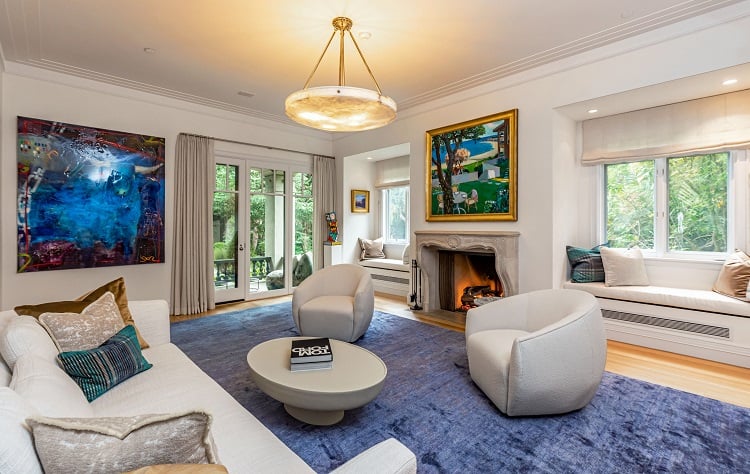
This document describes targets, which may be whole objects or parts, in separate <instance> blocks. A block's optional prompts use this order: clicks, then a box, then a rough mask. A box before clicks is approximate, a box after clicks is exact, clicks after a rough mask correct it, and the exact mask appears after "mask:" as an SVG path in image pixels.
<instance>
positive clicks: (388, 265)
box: [359, 258, 409, 272]
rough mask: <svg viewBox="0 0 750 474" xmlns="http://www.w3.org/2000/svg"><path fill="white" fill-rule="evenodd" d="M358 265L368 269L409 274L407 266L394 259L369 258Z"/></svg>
mask: <svg viewBox="0 0 750 474" xmlns="http://www.w3.org/2000/svg"><path fill="white" fill-rule="evenodd" d="M359 264H360V265H362V266H363V267H365V268H368V269H380V270H393V271H397V272H409V265H407V264H404V262H403V260H401V259H395V258H371V259H367V260H362V261H360V262H359Z"/></svg>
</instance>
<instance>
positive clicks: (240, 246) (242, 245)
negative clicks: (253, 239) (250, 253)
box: [238, 244, 245, 252]
mask: <svg viewBox="0 0 750 474" xmlns="http://www.w3.org/2000/svg"><path fill="white" fill-rule="evenodd" d="M238 249H239V251H240V252H242V251H243V250H245V244H240V245H239V247H238Z"/></svg>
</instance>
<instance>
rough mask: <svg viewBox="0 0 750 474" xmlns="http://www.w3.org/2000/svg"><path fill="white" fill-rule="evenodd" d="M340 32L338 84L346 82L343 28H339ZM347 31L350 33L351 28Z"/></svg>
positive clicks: (341, 84)
mask: <svg viewBox="0 0 750 474" xmlns="http://www.w3.org/2000/svg"><path fill="white" fill-rule="evenodd" d="M339 31H340V32H341V34H340V36H339V86H343V85H345V84H346V70H345V69H344V30H343V29H341V30H339ZM349 33H351V30H349Z"/></svg>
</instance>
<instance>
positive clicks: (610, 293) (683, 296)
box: [563, 281, 750, 318]
mask: <svg viewBox="0 0 750 474" xmlns="http://www.w3.org/2000/svg"><path fill="white" fill-rule="evenodd" d="M563 287H564V288H572V289H577V290H583V291H587V292H589V293H591V294H592V295H594V296H597V297H600V298H609V299H614V300H622V301H633V302H637V303H645V304H653V305H659V306H669V307H673V308H684V309H692V310H696V311H706V312H709V313H720V314H729V315H733V316H742V317H746V318H750V304H748V303H747V302H744V301H740V300H737V299H735V298H730V297H729V296H724V295H721V294H719V293H716V292H713V291H711V290H690V289H685V288H670V287H665V286H605V284H604V283H574V282H571V281H567V282H565V283H564V284H563Z"/></svg>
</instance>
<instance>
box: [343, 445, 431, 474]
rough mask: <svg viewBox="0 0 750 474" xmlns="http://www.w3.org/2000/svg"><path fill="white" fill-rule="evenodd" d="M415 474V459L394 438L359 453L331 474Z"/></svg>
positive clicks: (409, 451)
mask: <svg viewBox="0 0 750 474" xmlns="http://www.w3.org/2000/svg"><path fill="white" fill-rule="evenodd" d="M416 472H417V457H416V456H415V455H414V453H412V452H411V450H410V449H409V448H407V447H406V446H404V445H403V444H401V443H400V442H399V441H398V440H396V439H395V438H388V439H387V440H385V441H382V442H380V443H378V444H376V445H375V446H373V447H371V448H369V449H368V450H366V451H363V452H361V453H360V454H358V455H357V456H355V457H353V458H352V459H350V460H349V461H347V462H346V463H345V464H343V465H341V466H339V467H338V468H337V469H335V470H333V471H332V472H331V474H347V473H352V474H387V473H394V474H412V473H416Z"/></svg>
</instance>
